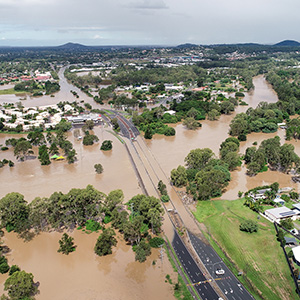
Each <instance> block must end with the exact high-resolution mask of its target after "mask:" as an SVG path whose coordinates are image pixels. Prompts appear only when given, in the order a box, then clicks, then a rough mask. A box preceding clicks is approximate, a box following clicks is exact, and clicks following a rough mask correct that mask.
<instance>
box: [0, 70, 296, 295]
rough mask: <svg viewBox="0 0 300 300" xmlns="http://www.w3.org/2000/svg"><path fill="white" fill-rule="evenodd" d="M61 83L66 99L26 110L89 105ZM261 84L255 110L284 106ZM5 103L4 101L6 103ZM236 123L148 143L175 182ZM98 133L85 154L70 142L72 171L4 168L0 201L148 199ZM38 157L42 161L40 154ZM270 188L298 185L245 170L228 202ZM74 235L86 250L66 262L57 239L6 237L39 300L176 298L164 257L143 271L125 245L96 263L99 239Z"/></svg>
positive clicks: (252, 99)
mask: <svg viewBox="0 0 300 300" xmlns="http://www.w3.org/2000/svg"><path fill="white" fill-rule="evenodd" d="M59 75H60V77H61V83H62V82H63V84H62V88H61V91H60V92H59V94H57V95H56V96H55V97H54V98H51V97H48V98H47V97H41V98H40V99H37V98H36V99H29V100H26V101H24V102H23V104H24V105H25V106H31V105H46V104H51V103H56V102H59V101H63V100H69V101H73V100H74V99H75V98H73V95H72V94H71V93H70V90H76V91H77V92H78V94H79V95H80V99H81V98H82V99H86V98H87V97H86V96H85V95H82V93H81V92H80V91H78V90H77V89H76V88H74V87H73V86H71V85H69V84H68V83H67V82H66V81H64V80H65V79H64V78H63V76H62V71H61V72H60V74H59ZM254 84H255V90H254V91H253V92H252V93H251V94H247V95H246V97H245V99H244V100H245V101H246V102H247V103H249V106H252V107H255V106H256V105H257V104H258V103H259V102H261V101H267V102H276V101H277V96H276V94H275V93H274V91H273V90H272V89H271V87H270V86H269V85H268V84H267V83H266V81H265V80H264V79H263V77H257V78H255V79H254ZM83 97H85V98H83ZM1 99H2V97H1V96H0V102H1ZM87 99H88V101H89V102H90V101H92V100H91V99H90V98H87ZM48 101H49V103H48ZM36 103H38V104H36ZM92 104H93V106H94V107H95V106H96V105H95V104H94V103H92ZM249 106H246V107H239V108H238V109H237V112H242V111H246V109H247V108H248V107H249ZM234 115H235V114H232V115H230V116H221V118H220V120H219V121H218V122H212V121H203V122H202V128H200V129H199V130H197V131H190V130H186V129H185V128H184V127H183V126H182V124H178V125H175V126H174V127H175V128H176V136H174V137H165V136H159V135H156V136H155V137H154V139H153V140H150V141H146V143H147V145H148V147H149V149H150V151H151V153H152V154H153V155H154V156H155V158H156V160H157V161H158V163H159V164H160V166H161V167H162V170H163V172H164V173H165V174H166V175H167V176H169V174H170V171H171V170H172V169H173V168H175V167H177V166H178V165H179V164H182V165H183V164H184V158H185V156H186V155H187V154H188V152H189V151H190V150H191V149H195V148H204V147H208V148H211V149H212V150H213V151H214V152H215V153H216V154H218V149H219V145H220V143H221V142H222V141H223V140H225V138H226V137H227V136H228V130H229V124H230V121H231V119H232V118H233V117H234ZM94 131H95V134H96V135H97V136H98V137H99V139H100V142H99V143H97V144H96V145H94V146H83V145H82V142H81V141H77V140H76V139H74V137H73V136H72V133H69V138H70V140H71V141H72V142H73V144H74V148H75V149H76V151H77V153H78V161H77V162H76V163H75V164H72V165H68V164H67V162H65V161H61V162H53V163H52V164H51V165H50V166H41V165H40V162H39V161H38V160H37V159H31V160H30V159H28V160H26V161H25V162H22V163H21V162H18V163H16V164H15V167H14V168H11V169H9V167H8V166H5V167H4V168H1V169H0V182H1V189H0V197H2V196H4V195H5V194H6V193H8V192H12V191H16V192H20V193H22V194H24V195H25V197H26V200H27V201H29V202H30V201H31V200H32V199H33V198H34V197H36V196H50V194H52V193H53V192H54V191H62V192H68V191H69V190H70V189H71V188H73V187H78V188H83V187H85V186H86V185H87V184H92V185H94V186H95V187H96V188H97V189H99V190H101V191H103V192H105V193H108V192H109V191H111V190H113V189H117V188H121V189H122V190H123V191H124V194H125V197H126V198H127V199H129V198H130V197H132V196H133V195H136V194H138V193H142V191H141V189H140V187H139V186H138V183H137V179H136V175H135V173H134V171H133V169H132V166H131V163H130V161H129V159H128V155H127V153H126V150H125V148H124V146H123V145H122V144H121V143H120V141H118V140H117V139H116V138H115V137H114V136H113V135H111V134H110V133H108V132H107V131H106V128H103V127H97V128H95V130H94ZM278 135H279V136H280V137H281V138H282V139H283V137H284V131H282V130H281V131H280V130H279V132H278ZM273 136H275V134H262V133H259V134H256V133H255V134H251V135H249V137H248V140H247V141H246V142H244V143H241V148H240V149H241V153H243V152H244V151H245V149H246V148H247V147H249V146H251V145H252V143H253V142H254V141H257V142H258V144H259V143H260V142H261V141H262V140H263V139H266V138H270V137H273ZM9 137H12V136H11V135H4V134H1V135H0V144H4V142H5V139H6V138H9ZM14 137H17V136H15V135H14ZM104 139H110V140H112V141H113V150H112V151H109V152H102V151H100V150H99V148H100V143H101V142H102V141H103V140H104ZM282 141H283V140H282ZM293 143H294V144H295V145H296V152H297V153H298V154H300V147H298V146H297V143H296V142H293ZM299 145H300V143H299ZM34 150H35V153H37V149H34ZM4 158H7V159H11V160H13V161H16V160H15V158H14V156H13V153H12V151H11V150H9V151H6V152H3V151H0V159H1V160H2V159H4ZM95 163H101V164H102V165H103V167H104V172H103V174H101V175H97V174H96V173H95V171H94V167H93V166H94V164H95ZM162 176H163V175H162ZM270 181H271V182H273V181H278V182H279V183H280V185H281V186H291V185H292V184H291V180H290V176H289V175H284V174H282V173H278V172H271V171H268V172H266V173H261V174H259V175H257V176H256V177H252V178H249V177H247V176H245V167H241V168H240V169H239V170H237V171H235V172H233V173H232V181H231V183H230V185H229V186H228V188H227V192H226V193H225V194H224V195H223V198H224V199H235V198H236V197H237V192H238V191H239V190H242V191H246V190H247V189H249V188H251V187H253V186H257V185H262V184H264V183H269V182H270ZM170 192H171V193H172V191H170ZM72 234H73V235H74V237H75V243H76V244H78V249H77V250H76V252H75V253H72V254H71V255H69V256H62V255H59V254H58V253H57V252H56V250H57V245H58V239H59V238H60V235H59V234H57V233H51V234H41V235H40V236H38V237H36V238H35V239H34V240H33V241H31V242H29V243H23V242H22V241H21V240H19V239H17V238H16V236H15V235H14V234H7V235H6V243H7V245H8V246H9V247H11V248H12V249H13V252H12V253H11V254H10V256H9V260H10V263H11V264H12V263H14V264H18V265H20V267H21V268H22V269H24V270H26V271H27V272H32V273H33V274H34V276H35V279H36V280H38V281H40V283H41V287H40V290H41V295H40V296H39V299H141V295H143V298H145V299H155V298H156V299H172V296H171V295H172V292H171V290H170V288H169V286H167V285H166V284H165V283H164V280H163V277H164V276H165V274H166V273H168V272H169V273H171V271H169V269H168V270H167V271H166V270H165V269H159V268H158V266H159V265H158V266H152V265H151V262H152V260H153V259H157V253H156V254H153V255H156V257H152V258H151V259H149V260H148V261H147V262H146V263H145V264H142V265H139V264H136V263H135V262H134V258H133V253H132V251H131V250H130V248H129V247H127V246H125V245H124V243H123V244H122V243H119V244H118V247H117V248H116V249H115V251H114V253H113V255H112V256H108V257H106V258H96V257H95V255H94V254H93V246H94V243H95V240H96V236H95V235H82V234H81V233H80V232H77V231H76V232H74V233H72ZM166 265H168V263H164V268H165V266H166ZM162 274H164V275H162ZM4 280H5V276H4V275H1V277H0V283H1V282H2V283H3V282H4Z"/></svg>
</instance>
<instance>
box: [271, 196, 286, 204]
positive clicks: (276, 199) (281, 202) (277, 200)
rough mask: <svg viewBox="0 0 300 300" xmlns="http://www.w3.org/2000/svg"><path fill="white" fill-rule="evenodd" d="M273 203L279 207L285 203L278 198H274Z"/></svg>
mask: <svg viewBox="0 0 300 300" xmlns="http://www.w3.org/2000/svg"><path fill="white" fill-rule="evenodd" d="M273 202H275V203H276V204H280V205H284V204H285V201H284V200H283V199H281V198H280V197H276V198H275V199H274V200H273Z"/></svg>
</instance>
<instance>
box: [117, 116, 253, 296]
mask: <svg viewBox="0 0 300 300" xmlns="http://www.w3.org/2000/svg"><path fill="white" fill-rule="evenodd" d="M115 116H117V118H118V123H119V125H120V128H121V132H122V134H123V136H125V137H127V138H128V140H127V139H126V141H125V142H126V145H127V147H128V150H129V151H130V154H131V155H132V159H133V161H134V164H135V167H136V169H137V172H138V173H139V176H140V180H141V181H142V182H143V185H144V186H145V190H146V191H147V194H148V195H151V196H155V197H157V196H158V194H157V190H156V186H157V182H158V181H159V179H162V180H163V181H164V182H165V183H166V184H167V188H168V192H169V195H171V198H172V201H171V202H169V203H167V204H165V206H166V209H167V210H168V209H170V208H171V209H173V211H174V210H176V211H177V215H178V217H180V218H181V219H182V221H183V222H184V226H185V227H186V228H187V229H188V232H189V238H190V241H191V245H192V246H193V248H194V250H195V251H193V250H192V252H193V253H192V252H189V251H188V250H187V248H186V247H185V245H184V243H183V241H182V240H181V238H180V237H179V236H178V234H177V231H176V230H175V233H174V227H173V226H174V219H173V220H172V221H173V226H172V225H171V226H169V227H168V228H167V226H166V221H167V220H166V218H165V222H164V231H165V234H166V235H167V236H168V238H169V240H171V241H172V246H173V248H174V250H175V252H176V255H177V256H178V259H179V260H180V261H181V263H182V265H183V267H184V269H185V272H186V274H188V276H189V277H190V280H191V282H192V283H197V282H203V281H206V283H201V284H199V285H195V289H196V290H197V292H198V293H199V295H200V296H201V297H202V298H203V299H208V300H210V299H219V297H218V295H217V292H216V290H214V288H213V286H214V287H215V288H216V287H217V286H218V288H219V289H220V291H221V292H222V293H223V294H224V295H225V297H226V298H227V299H228V300H253V299H254V298H253V297H252V296H251V295H250V294H249V293H248V291H247V290H246V289H245V288H244V287H243V286H242V285H241V283H240V282H239V281H238V279H237V278H236V277H235V276H234V275H233V274H232V273H231V271H230V270H229V269H228V268H227V267H226V265H225V264H224V262H223V261H222V260H221V258H220V257H219V256H218V255H217V253H216V252H215V251H214V249H213V248H212V247H211V246H210V245H209V244H208V243H204V242H203V241H202V240H201V239H199V238H198V237H197V236H196V235H195V234H197V233H198V232H199V228H198V227H197V226H196V223H195V221H194V219H192V217H191V216H190V214H189V213H187V211H186V209H185V207H184V206H183V204H182V201H181V200H180V199H179V197H178V195H177V194H176V193H174V189H173V187H171V186H170V184H169V181H168V179H167V177H166V174H164V172H163V171H162V170H161V168H160V165H159V164H158V162H157V161H156V159H155V157H154V156H153V154H152V153H151V152H150V150H149V148H148V147H147V146H146V144H145V143H143V140H142V139H141V137H138V136H137V134H138V131H137V129H136V127H135V126H134V125H133V124H132V123H131V122H130V121H128V120H126V119H125V118H124V117H123V116H122V115H121V114H118V113H115ZM168 216H169V217H170V213H168ZM175 227H178V226H175ZM189 250H191V249H190V247H189ZM193 257H198V258H199V259H200V260H201V262H202V266H204V267H205V268H206V270H207V273H206V274H203V273H202V271H201V269H200V267H199V265H198V264H197V263H196V262H195V260H194V259H193ZM196 260H197V259H196ZM202 268H203V267H202ZM203 269H204V268H203ZM217 269H223V270H225V274H224V275H216V273H215V272H216V270H217ZM211 284H212V285H213V286H212V285H211ZM218 293H219V291H218ZM223 297H224V296H223Z"/></svg>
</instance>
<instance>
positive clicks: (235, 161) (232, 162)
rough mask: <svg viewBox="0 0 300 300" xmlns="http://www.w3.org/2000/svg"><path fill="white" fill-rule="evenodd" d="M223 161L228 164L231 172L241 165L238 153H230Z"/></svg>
mask: <svg viewBox="0 0 300 300" xmlns="http://www.w3.org/2000/svg"><path fill="white" fill-rule="evenodd" d="M223 161H224V162H225V163H226V164H228V169H229V171H233V170H235V168H236V167H237V166H239V165H240V161H241V160H240V156H239V155H238V153H236V152H228V153H227V154H226V155H225V157H224V158H223Z"/></svg>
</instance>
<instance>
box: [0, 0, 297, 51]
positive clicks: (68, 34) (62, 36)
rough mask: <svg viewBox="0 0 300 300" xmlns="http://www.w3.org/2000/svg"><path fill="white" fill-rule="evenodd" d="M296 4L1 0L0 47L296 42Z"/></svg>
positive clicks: (271, 0) (287, 0)
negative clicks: (71, 43) (72, 43)
mask: <svg viewBox="0 0 300 300" xmlns="http://www.w3.org/2000/svg"><path fill="white" fill-rule="evenodd" d="M299 11H300V1H299V0H284V1H283V0H106V1H104V0H0V46H57V45H62V44H64V43H67V42H74V43H81V44H84V45H170V46H171V45H179V44H184V43H194V44H202V45H208V44H223V43H226V44H229V43H248V42H255V43H262V44H274V43H277V42H279V41H282V40H285V39H291V40H297V41H300V31H299V28H300V18H299Z"/></svg>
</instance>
